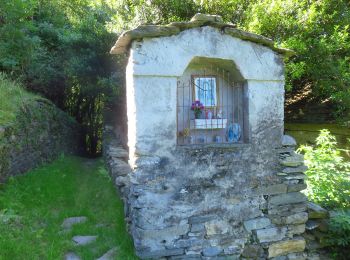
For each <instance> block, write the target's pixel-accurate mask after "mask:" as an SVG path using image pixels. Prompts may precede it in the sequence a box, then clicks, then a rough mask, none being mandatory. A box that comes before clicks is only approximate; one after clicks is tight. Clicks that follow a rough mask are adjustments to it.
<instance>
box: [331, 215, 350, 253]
mask: <svg viewBox="0 0 350 260" xmlns="http://www.w3.org/2000/svg"><path fill="white" fill-rule="evenodd" d="M327 235H328V236H327V237H328V238H327V243H328V244H329V245H330V246H339V247H347V246H350V215H349V214H347V213H346V212H340V213H339V214H337V215H335V216H334V217H332V218H331V219H330V221H329V231H328V234H327Z"/></svg>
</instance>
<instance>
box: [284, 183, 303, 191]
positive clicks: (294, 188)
mask: <svg viewBox="0 0 350 260" xmlns="http://www.w3.org/2000/svg"><path fill="white" fill-rule="evenodd" d="M306 188H307V185H306V183H298V184H290V185H288V192H295V191H301V190H305V189H306Z"/></svg>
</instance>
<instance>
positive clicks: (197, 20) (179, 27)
mask: <svg viewBox="0 0 350 260" xmlns="http://www.w3.org/2000/svg"><path fill="white" fill-rule="evenodd" d="M202 26H211V27H215V28H218V29H220V30H221V31H222V32H223V33H225V34H228V35H231V36H232V37H235V38H239V39H242V40H245V41H250V42H254V43H257V44H260V45H264V46H266V47H269V48H270V49H272V50H273V51H275V52H277V53H280V54H282V55H284V56H287V57H290V56H293V55H295V52H294V51H292V50H290V49H285V48H279V47H275V45H274V42H273V41H272V40H271V39H269V38H267V37H264V36H262V35H259V34H255V33H251V32H246V31H243V30H240V29H237V28H236V26H235V25H234V24H227V23H224V22H223V19H222V17H221V16H219V15H207V14H200V13H198V14H196V15H195V16H193V17H192V19H191V21H189V22H173V23H170V24H168V25H140V26H138V27H136V28H135V29H132V30H129V31H125V32H123V33H122V34H121V35H120V36H119V38H118V40H117V42H116V43H115V45H114V46H113V47H112V49H111V51H110V53H111V54H122V53H125V52H127V51H128V50H129V48H130V46H131V42H132V41H133V40H140V39H142V38H154V37H164V36H171V35H176V34H179V33H180V32H181V31H184V30H188V29H192V28H196V27H202Z"/></svg>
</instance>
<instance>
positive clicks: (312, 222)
mask: <svg viewBox="0 0 350 260" xmlns="http://www.w3.org/2000/svg"><path fill="white" fill-rule="evenodd" d="M319 226H320V223H319V222H318V221H316V220H311V219H309V220H308V221H307V222H306V229H307V230H313V229H316V228H318V227H319Z"/></svg>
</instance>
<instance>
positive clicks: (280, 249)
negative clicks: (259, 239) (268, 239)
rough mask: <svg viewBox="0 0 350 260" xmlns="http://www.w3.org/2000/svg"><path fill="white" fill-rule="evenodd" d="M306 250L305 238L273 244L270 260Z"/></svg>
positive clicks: (270, 248) (270, 249)
mask: <svg viewBox="0 0 350 260" xmlns="http://www.w3.org/2000/svg"><path fill="white" fill-rule="evenodd" d="M304 250H305V240H304V239H303V238H297V239H291V240H285V241H280V242H276V243H273V244H271V245H270V246H269V249H268V254H269V256H268V257H269V258H272V257H277V256H282V255H287V254H289V253H296V252H303V251H304Z"/></svg>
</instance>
